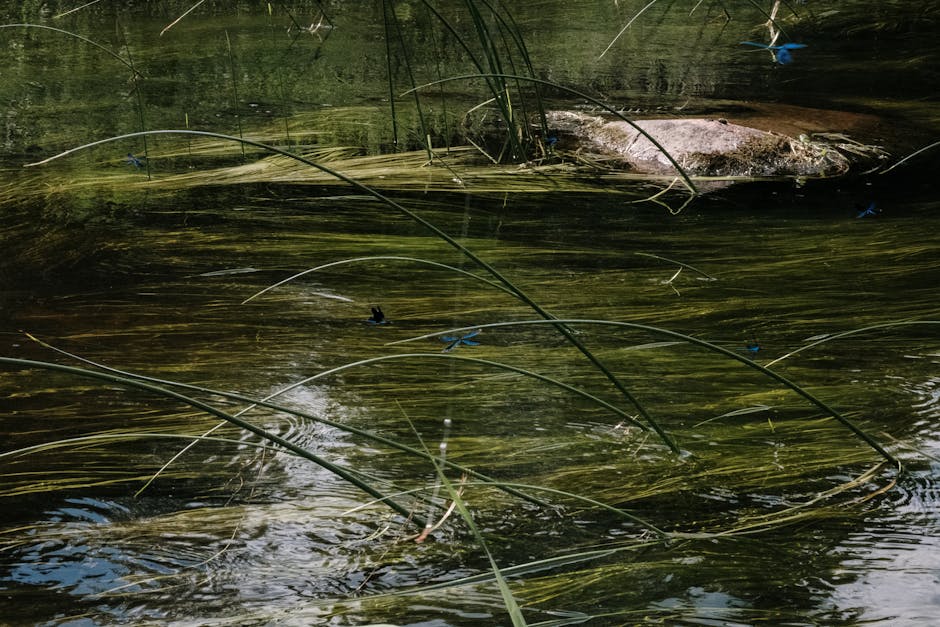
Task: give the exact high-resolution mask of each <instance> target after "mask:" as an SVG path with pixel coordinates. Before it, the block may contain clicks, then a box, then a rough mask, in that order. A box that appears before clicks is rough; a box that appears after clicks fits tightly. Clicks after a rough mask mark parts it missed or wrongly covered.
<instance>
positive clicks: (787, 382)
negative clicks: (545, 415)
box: [387, 319, 902, 472]
mask: <svg viewBox="0 0 940 627" xmlns="http://www.w3.org/2000/svg"><path fill="white" fill-rule="evenodd" d="M546 323H562V324H565V325H584V324H587V325H606V326H614V327H622V328H627V329H636V330H640V331H645V332H647V333H651V334H653V335H663V336H666V337H671V338H675V339H679V340H682V341H685V342H688V343H690V344H695V345H697V346H701V347H702V348H705V349H708V350H710V351H712V352H715V353H719V354H721V355H724V356H725V357H730V358H731V359H734V360H735V361H738V362H741V363H742V364H744V365H746V366H747V367H749V368H752V369H754V370H757V371H758V372H760V373H762V374H764V375H765V376H767V377H770V378H771V379H774V380H775V381H777V382H778V383H781V384H782V385H784V386H785V387H787V388H789V389H791V390H792V391H794V392H796V393H797V394H799V395H800V396H802V397H803V398H804V399H806V400H807V401H809V402H810V403H812V404H813V405H815V406H816V407H818V408H819V409H821V410H822V411H824V412H825V413H826V414H827V415H829V416H832V417H833V418H835V419H836V420H838V421H839V422H841V423H842V424H843V425H844V426H845V427H847V428H848V429H849V430H850V431H851V432H852V433H854V434H855V435H856V436H858V437H859V438H860V439H861V440H862V441H864V442H865V443H866V444H868V445H869V446H870V447H871V448H873V449H874V450H875V451H876V452H877V453H878V454H879V455H881V456H882V457H884V458H885V459H886V460H888V461H889V462H891V463H892V464H894V465H895V466H896V467H897V469H898V472H900V471H901V469H902V467H901V462H900V461H898V460H897V459H896V458H895V457H894V456H893V455H891V454H890V453H889V452H888V451H887V450H885V449H884V447H882V446H881V444H879V443H878V441H877V440H875V439H874V438H872V437H871V436H870V435H868V434H867V433H866V432H865V431H863V430H862V429H860V428H859V427H857V426H856V425H855V424H854V423H852V422H851V421H850V420H849V419H848V418H846V417H845V416H843V415H842V414H841V413H839V412H838V411H836V410H835V409H833V408H832V407H830V406H829V405H827V404H826V403H825V402H823V401H822V400H820V399H819V398H817V397H816V396H815V395H813V394H811V393H810V392H808V391H807V390H806V389H805V388H803V387H802V386H800V385H798V384H796V383H794V382H792V381H790V380H789V379H787V378H786V377H784V376H783V375H780V374H778V373H776V372H774V371H773V370H770V369H769V368H767V367H765V366H762V365H760V364H759V363H757V362H755V361H752V360H750V359H748V358H747V357H745V356H743V355H739V354H738V353H736V352H734V351H731V350H728V349H727V348H723V347H721V346H718V345H716V344H712V343H711V342H707V341H705V340H700V339H698V338H696V337H692V336H691V335H686V334H685V333H679V332H678V331H671V330H669V329H663V328H660V327H654V326H650V325H646V324H638V323H635V322H618V321H615V320H589V319H565V320H520V321H514V322H494V323H490V324H478V325H474V326H472V327H459V328H453V329H446V330H443V331H438V332H435V333H428V334H425V335H420V336H416V337H412V338H408V339H405V340H398V341H396V342H389V343H388V344H387V345H394V344H403V343H405V342H413V341H416V340H422V339H426V338H431V337H436V336H438V335H442V334H454V333H461V332H464V331H469V330H472V329H487V328H500V327H514V326H529V325H541V324H546Z"/></svg>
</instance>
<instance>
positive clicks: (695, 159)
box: [547, 111, 851, 177]
mask: <svg viewBox="0 0 940 627" xmlns="http://www.w3.org/2000/svg"><path fill="white" fill-rule="evenodd" d="M547 122H548V126H549V128H550V129H552V130H553V131H554V132H556V133H557V135H558V138H559V146H560V147H561V148H564V149H569V150H576V151H579V152H580V153H582V155H584V154H585V153H586V155H587V156H590V157H593V158H595V159H597V160H603V161H607V162H609V161H611V160H614V161H615V162H619V163H620V164H622V165H623V166H626V167H628V168H629V169H630V170H632V171H635V172H638V173H642V174H657V175H662V174H665V175H669V174H676V169H675V167H674V166H673V164H672V162H671V161H670V160H669V159H668V158H667V157H666V155H665V154H663V151H662V150H660V149H659V148H658V147H657V146H656V145H655V144H653V142H651V141H650V140H649V139H647V137H645V136H644V135H643V134H642V133H640V131H638V130H637V128H635V127H634V126H633V125H631V124H628V123H627V122H624V121H623V120H619V119H605V118H601V117H598V116H593V115H587V114H584V113H579V112H572V111H553V112H549V113H548V114H547ZM634 124H635V125H636V126H637V127H639V128H640V129H642V130H643V131H644V132H645V133H647V134H648V135H649V136H651V137H652V138H653V139H655V140H656V141H657V142H658V143H659V144H660V146H662V148H663V149H664V150H665V151H666V152H668V153H669V154H670V155H671V156H672V158H673V159H675V161H676V162H677V163H678V164H679V165H680V166H681V167H682V168H683V169H684V170H685V171H686V172H687V173H688V174H690V175H692V176H706V177H710V176H716V177H729V176H731V177H776V176H799V177H827V176H835V175H839V174H844V173H845V172H847V171H848V170H849V167H850V165H851V160H850V159H849V158H848V157H847V156H846V155H844V154H842V152H840V151H839V150H837V149H836V148H835V147H834V146H833V145H832V144H829V143H825V142H818V141H811V140H809V139H807V138H806V137H801V138H799V139H794V138H792V137H788V136H786V135H781V134H778V133H773V132H767V131H762V130H758V129H755V128H751V127H747V126H741V125H738V124H734V123H731V122H728V121H727V120H724V119H704V118H675V119H658V120H637V121H635V122H634Z"/></svg>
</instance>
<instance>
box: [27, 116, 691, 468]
mask: <svg viewBox="0 0 940 627" xmlns="http://www.w3.org/2000/svg"><path fill="white" fill-rule="evenodd" d="M148 135H187V136H190V135H195V136H198V137H212V138H215V139H222V140H226V141H231V142H236V143H239V144H242V145H248V146H254V147H255V148H260V149H261V150H265V151H268V152H272V153H275V154H279V155H282V156H285V157H288V158H290V159H293V160H295V161H299V162H300V163H303V164H305V165H309V166H310V167H313V168H316V169H317V170H320V171H321V172H324V173H326V174H329V175H330V176H333V177H335V178H337V179H339V180H341V181H343V182H345V183H347V184H349V185H351V186H352V187H354V188H356V189H358V190H360V191H363V192H365V193H366V194H368V195H370V196H372V197H373V198H376V199H378V200H380V201H382V202H384V203H385V204H387V205H388V206H390V207H392V208H394V209H395V210H396V211H399V212H400V213H402V214H404V215H405V216H407V217H408V218H410V219H411V220H413V221H415V222H416V223H418V224H420V225H421V226H423V227H424V228H426V229H428V230H429V231H430V232H432V233H433V234H434V235H436V236H437V237H439V238H440V239H442V240H443V241H445V242H446V243H447V244H449V245H450V246H452V247H453V248H455V249H456V250H458V251H459V252H460V253H461V254H463V255H464V256H465V257H467V259H469V260H470V261H472V262H473V263H475V264H476V265H477V266H479V267H480V268H482V269H483V270H485V271H486V272H488V273H489V274H490V275H491V276H492V277H493V278H494V279H496V280H497V281H499V282H500V283H502V284H503V285H505V286H506V288H507V289H509V290H510V291H512V292H513V293H514V294H515V295H516V296H517V297H518V298H519V299H520V300H521V301H522V302H524V303H525V304H526V305H528V306H529V307H530V308H531V309H532V310H533V311H535V313H537V314H538V315H539V316H541V317H542V318H544V319H545V320H547V321H549V322H551V321H552V320H554V319H555V316H553V315H552V314H550V313H548V311H546V310H545V309H543V308H542V306H541V305H539V304H538V303H537V302H536V301H535V300H533V299H532V298H531V297H530V296H529V295H528V294H526V293H525V292H523V291H522V289H520V288H519V287H518V286H516V285H515V284H514V283H513V282H512V281H510V280H509V279H508V278H506V277H505V276H504V275H503V274H502V273H501V272H499V271H498V270H497V269H496V268H495V267H493V266H492V265H490V264H489V263H487V262H486V261H484V260H483V259H482V258H481V257H479V256H477V255H476V254H475V253H474V252H473V251H471V250H470V249H469V248H467V247H466V246H464V245H463V244H461V243H460V242H458V241H457V240H456V239H454V238H453V237H452V236H450V235H448V234H447V233H446V232H444V231H443V230H441V229H440V228H438V227H437V226H435V225H434V224H432V223H431V222H429V221H428V220H426V219H424V218H422V217H421V216H419V215H418V214H416V213H415V212H414V211H411V210H410V209H407V208H406V207H404V206H403V205H401V204H399V203H398V202H396V201H394V200H392V199H391V198H389V197H388V196H385V195H384V194H382V193H380V192H379V191H377V190H375V189H373V188H371V187H369V186H368V185H364V184H363V183H360V182H359V181H357V180H356V179H354V178H352V177H349V176H346V175H345V174H343V173H341V172H337V171H336V170H333V169H331V168H328V167H326V166H324V165H322V164H320V163H317V162H316V161H311V160H310V159H306V158H304V157H302V156H300V155H296V154H294V153H292V152H290V151H287V150H283V149H281V148H277V147H275V146H271V145H268V144H264V143H262V142H257V141H254V140H251V139H244V138H240V137H233V136H231V135H224V134H222V133H213V132H209V131H195V130H182V129H160V130H151V131H139V132H136V133H126V134H124V135H117V136H113V137H108V138H106V139H100V140H98V141H94V142H90V143H87V144H82V145H81V146H76V147H74V148H70V149H68V150H65V151H63V152H60V153H58V154H55V155H53V156H51V157H48V158H46V159H43V160H41V161H36V162H33V163H27V164H25V165H24V167H35V166H39V165H43V164H46V163H49V162H50V161H54V160H56V159H61V158H63V157H66V156H68V155H71V154H74V153H77V152H80V151H82V150H87V149H90V148H93V147H96V146H101V145H103V144H108V143H111V142H116V141H121V140H124V139H131V138H134V137H145V136H148ZM553 324H554V326H555V328H556V329H557V330H558V332H559V333H561V334H562V335H563V336H564V337H565V339H566V340H567V341H568V342H569V343H570V344H571V345H572V346H574V347H575V348H577V349H578V351H580V352H581V354H582V355H584V356H585V357H586V358H587V359H588V360H589V361H590V362H591V363H592V364H594V366H595V367H596V368H597V369H598V370H599V371H600V372H601V373H603V375H604V376H605V377H606V378H607V380H608V381H610V382H611V384H612V385H613V386H614V387H615V388H616V389H617V391H618V392H620V393H621V394H622V395H623V397H624V398H625V399H627V401H628V402H629V403H631V404H632V405H633V406H634V407H635V408H636V410H637V411H638V412H639V413H640V415H642V416H643V418H644V419H645V420H646V421H647V422H648V423H649V424H650V426H651V427H652V428H653V430H654V431H656V433H657V435H658V436H659V437H660V438H661V439H662V440H663V442H664V443H665V444H666V445H667V446H668V447H669V448H670V449H671V450H672V452H673V453H675V454H677V455H678V454H679V453H680V450H679V445H678V444H677V443H676V441H675V440H674V439H673V438H672V436H670V435H669V434H668V433H667V432H666V431H665V430H664V429H663V428H662V426H661V425H660V424H659V422H658V421H657V420H656V419H655V418H653V416H652V415H651V414H650V413H649V411H648V410H647V409H646V408H645V407H644V406H643V404H642V403H641V402H640V401H639V399H637V398H636V397H635V396H634V395H633V394H632V393H631V392H630V391H629V390H628V389H627V388H626V386H624V385H623V383H622V382H621V381H620V379H619V378H618V377H617V376H616V375H614V373H613V372H612V371H611V370H610V369H609V368H607V366H605V365H604V363H603V362H601V360H600V359H598V358H597V356H595V355H594V353H593V352H591V351H590V350H589V349H588V348H587V346H585V345H584V344H583V343H582V342H581V340H579V339H578V338H577V337H576V336H575V334H574V333H573V332H572V331H571V330H570V329H569V328H568V327H566V326H565V325H564V324H562V323H553Z"/></svg>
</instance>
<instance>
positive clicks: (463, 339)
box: [438, 329, 481, 353]
mask: <svg viewBox="0 0 940 627" xmlns="http://www.w3.org/2000/svg"><path fill="white" fill-rule="evenodd" d="M480 332H481V329H474V330H473V331H470V333H467V334H466V335H461V336H460V337H456V336H453V335H442V336H441V337H440V338H438V339H440V340H441V341H442V342H447V346H445V347H444V350H443V351H442V352H444V353H449V352H450V351H452V350H454V349H455V348H457V347H458V346H460V345H461V344H463V345H464V346H479V345H480V343H479V342H475V341H473V340H472V339H470V338H474V337H476V336H478V335H479V334H480Z"/></svg>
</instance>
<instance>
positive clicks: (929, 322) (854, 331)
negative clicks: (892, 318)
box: [765, 320, 940, 368]
mask: <svg viewBox="0 0 940 627" xmlns="http://www.w3.org/2000/svg"><path fill="white" fill-rule="evenodd" d="M933 324H940V320H901V321H898V322H884V323H882V324H872V325H869V326H867V327H862V328H860V329H852V330H851V331H842V332H841V333H834V334H832V335H827V336H826V337H823V338H820V339H818V340H816V341H814V342H810V343H809V344H804V345H803V346H801V347H799V348H797V349H794V350H792V351H790V352H789V353H787V354H785V355H781V356H780V357H777V358H776V359H774V360H773V361H770V362H768V363H767V364H765V366H766V367H767V368H770V367H771V366H773V365H774V364H778V363H780V362H781V361H783V360H784V359H789V358H790V357H792V356H794V355H796V354H797V353H802V352H803V351H805V350H808V349H810V348H813V347H814V346H819V345H820V344H825V343H826V342H829V341H831V340H837V339H839V338H843V337H848V336H850V335H858V334H860V333H867V332H868V331H874V330H876V329H891V328H893V327H905V326H917V325H933Z"/></svg>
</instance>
